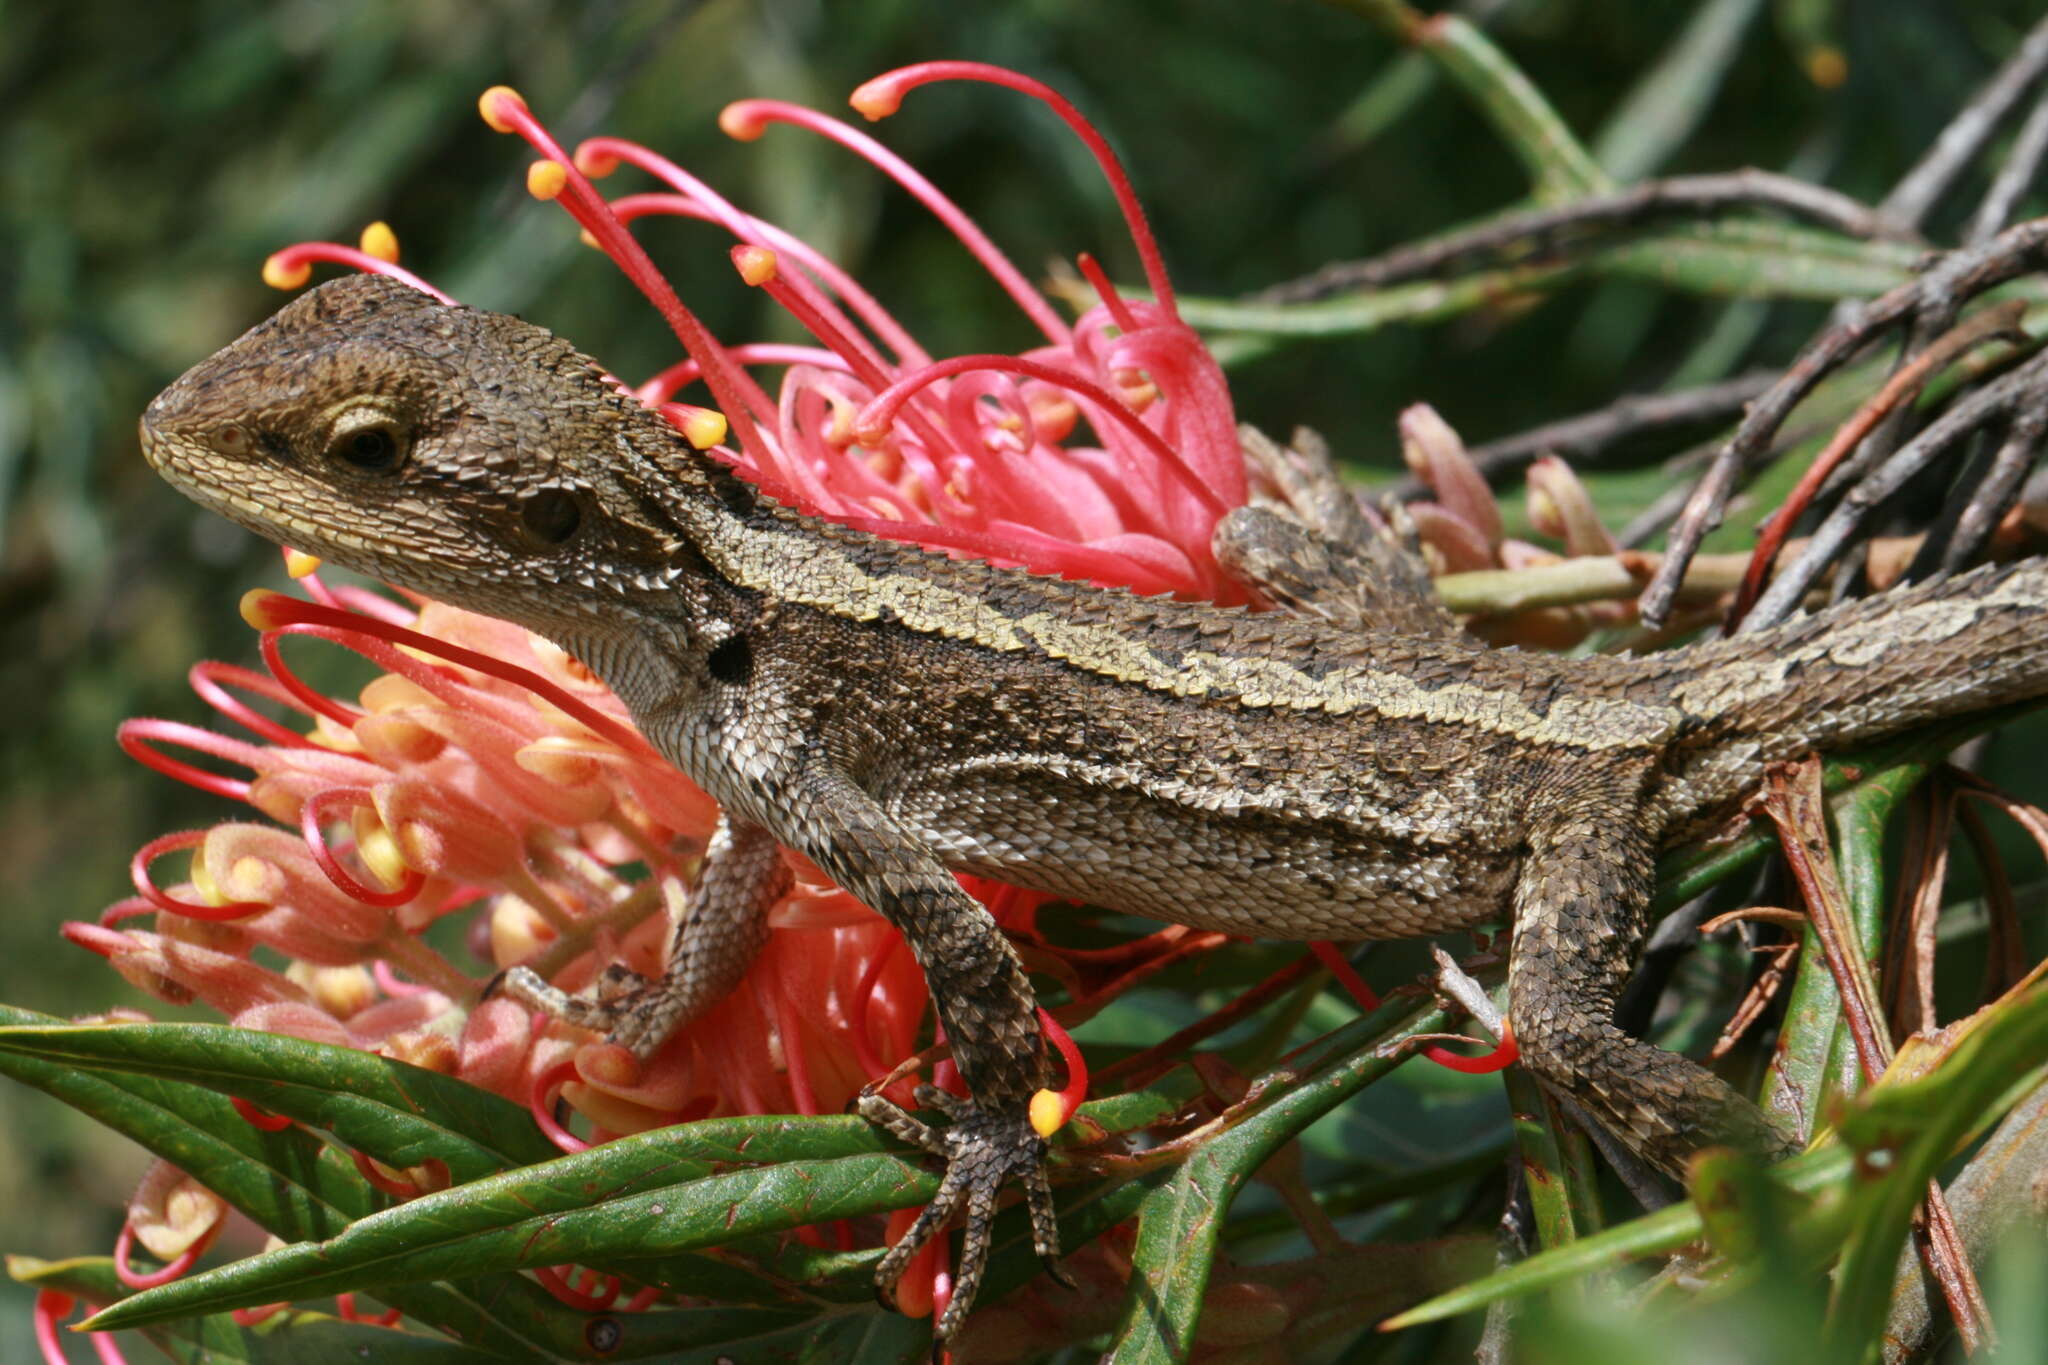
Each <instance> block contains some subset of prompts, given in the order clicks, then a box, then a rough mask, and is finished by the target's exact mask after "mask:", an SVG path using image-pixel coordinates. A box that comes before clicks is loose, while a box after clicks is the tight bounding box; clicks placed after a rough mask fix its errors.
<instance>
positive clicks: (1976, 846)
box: [1956, 802, 2027, 1002]
mask: <svg viewBox="0 0 2048 1365" xmlns="http://www.w3.org/2000/svg"><path fill="white" fill-rule="evenodd" d="M1956 823H1957V824H1959V825H1960V826H1962V830H1963V835H1964V837H1965V838H1967V839H1968V840H1969V841H1970V853H1971V854H1972V856H1974V857H1975V858H1976V859H1977V872H1978V875H1979V876H1981V877H1982V878H1983V880H1984V911H1985V925H1986V928H1985V938H1986V939H1987V940H1988V942H1987V945H1986V949H1985V953H1984V984H1983V985H1982V986H1981V987H1980V988H1979V991H1978V994H1979V996H1980V998H1981V999H1983V1000H1985V1001H1986V1002H1989V1001H1992V1000H1996V999H1997V998H1998V997H1999V996H2000V995H2002V994H2004V993H2005V992H2006V991H2008V990H2010V989H2012V985H2013V983H2014V982H2015V981H2018V980H2019V979H2020V978H2021V977H2023V976H2025V975H2026V974H2027V939H2026V935H2025V934H2024V933H2022V932H2021V930H2020V908H2019V902H2018V900H2017V899H2016V898H2015V897H2014V896H2013V892H2012V877H2011V876H2010V875H2009V874H2008V873H2007V872H2006V870H2005V860H2004V859H2003V858H2002V857H2001V856H2000V855H1999V852H1998V842H1997V840H1995V839H1993V838H1992V837H1991V830H1990V829H1989V828H1988V827H1987V826H1986V825H1985V823H1984V817H1983V816H1982V815H1979V814H1978V813H1977V808H1976V807H1975V806H1973V805H1970V804H1969V803H1967V802H1958V803H1957V805H1956Z"/></svg>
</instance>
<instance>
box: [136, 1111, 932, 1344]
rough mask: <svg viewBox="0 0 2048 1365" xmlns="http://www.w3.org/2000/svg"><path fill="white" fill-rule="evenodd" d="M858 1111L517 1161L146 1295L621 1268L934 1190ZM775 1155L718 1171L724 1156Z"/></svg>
mask: <svg viewBox="0 0 2048 1365" xmlns="http://www.w3.org/2000/svg"><path fill="white" fill-rule="evenodd" d="M885 1141H886V1139H884V1138H883V1137H882V1136H881V1135H880V1134H878V1133H877V1132H876V1131H875V1130H874V1128H873V1127H872V1126H870V1125H869V1124H867V1123H865V1122H863V1121H862V1120H860V1119H857V1118H852V1117H837V1116H834V1117H830V1118H817V1119H789V1118H782V1117H774V1116H770V1117H759V1118H728V1119H707V1120H704V1121H703V1122H701V1123H694V1124H684V1125H682V1126H680V1127H676V1128H669V1129H662V1130H658V1131H655V1132H650V1133H643V1134H639V1135H637V1136H635V1137H630V1138H624V1139H621V1140H620V1141H618V1142H612V1143H606V1144H604V1145H603V1146H600V1147H593V1148H591V1149H590V1150H589V1151H585V1152H578V1153H576V1154H574V1155H570V1156H563V1157H559V1158H557V1159H556V1160H554V1161H549V1162H542V1163H540V1164H538V1165H535V1166H530V1167H525V1168H522V1169H519V1170H514V1171H507V1172H505V1173H503V1174H501V1175H496V1176H492V1177H490V1178H488V1179H485V1180H480V1181H473V1182H471V1183H470V1184H467V1185H458V1186H455V1187H454V1188H452V1189H448V1190H444V1191H441V1192H440V1193H438V1194H431V1195H425V1196H422V1197H421V1198H419V1199H415V1200H412V1201H410V1202H409V1203H406V1204H403V1205H400V1206H398V1207H396V1208H392V1209H387V1210H385V1211H383V1212H382V1213H378V1214H374V1215H372V1216H370V1217H367V1218H363V1219H360V1220H359V1221H357V1222H356V1223H355V1224H354V1225H353V1226H351V1227H349V1228H348V1229H347V1230H345V1231H343V1232H341V1233H340V1234H339V1235H336V1236H333V1237H331V1238H330V1239H329V1240H327V1241H325V1242H317V1243H311V1244H305V1245H299V1246H289V1247H284V1248H281V1249H279V1250H276V1251H272V1252H269V1253H266V1254H265V1255H262V1256H254V1257H250V1258H249V1259H247V1260H245V1261H241V1262H238V1263H236V1264H234V1265H231V1266H225V1267H223V1268H221V1269H219V1270H215V1271H211V1272H209V1273H207V1274H204V1275H196V1276H191V1277H189V1278H187V1279H184V1280H180V1281H178V1282H176V1283H174V1284H169V1285H165V1286H163V1287H162V1288H160V1289H154V1290H150V1291H148V1292H147V1293H145V1294H139V1295H137V1296H135V1297H134V1298H133V1299H130V1300H128V1301H127V1302H125V1303H123V1304H120V1305H118V1306H117V1307H115V1308H113V1309H111V1310H109V1317H108V1321H109V1322H110V1323H113V1322H123V1323H126V1322H139V1321H158V1320H161V1319H162V1318H164V1317H169V1316H175V1315H177V1314H181V1313H190V1312H212V1311H217V1310H219V1309H223V1308H234V1307H241V1306H244V1305H247V1304H252V1303H268V1302H272V1301H275V1300H277V1299H298V1298H306V1297H311V1296H313V1295H318V1294H325V1293H333V1292H335V1291H337V1290H344V1289H354V1288H366V1287H370V1286H373V1285H385V1284H395V1283H402V1282H406V1281H413V1280H433V1279H437V1278H440V1277H442V1276H448V1275H456V1274H479V1273H488V1272H494V1271H504V1270H513V1269H520V1268H524V1267H528V1266H550V1265H561V1264H567V1263H572V1262H573V1263H578V1264H592V1263H598V1264H607V1265H609V1264H616V1263H618V1262H621V1261H631V1260H645V1259H650V1258H656V1257H662V1256H668V1255H671V1254H674V1253H677V1252H685V1251H696V1250H701V1249H703V1248H705V1247H711V1246H718V1245H722V1244H724V1243H726V1242H730V1241H732V1240H733V1239H734V1238H738V1237H745V1236H749V1235H754V1234H758V1233H765V1232H780V1231H784V1230H787V1229H789V1228H794V1227H802V1226H805V1225H807V1224H811V1223H821V1222H827V1221H830V1220H831V1219H834V1218H849V1217H857V1216H861V1215H865V1214H872V1213H881V1212H885V1211H887V1210H890V1209H896V1208H904V1207H908V1206H910V1205H912V1204H917V1203H922V1202H925V1201H927V1200H929V1199H930V1198H931V1196H932V1194H933V1193H934V1192H935V1191H936V1189H937V1185H938V1182H937V1179H936V1178H935V1177H934V1176H933V1175H931V1174H930V1173H929V1172H927V1171H925V1170H923V1169H922V1168H921V1167H920V1166H917V1165H915V1164H913V1163H912V1162H911V1161H909V1160H906V1159H905V1158H903V1157H900V1156H895V1155H891V1154H885V1153H883V1152H882V1151H880V1150H879V1149H880V1148H881V1147H882V1145H883V1144H884V1142H885ZM735 1161H746V1162H768V1163H775V1164H769V1165H766V1166H764V1167H760V1168H756V1169H745V1170H738V1171H729V1172H726V1173H724V1174H719V1175H711V1174H707V1172H708V1171H709V1169H710V1166H711V1164H712V1163H714V1162H721V1163H722V1162H735Z"/></svg>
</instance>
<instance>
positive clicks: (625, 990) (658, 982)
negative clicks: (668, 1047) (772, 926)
mask: <svg viewBox="0 0 2048 1365" xmlns="http://www.w3.org/2000/svg"><path fill="white" fill-rule="evenodd" d="M789 883H790V873H789V867H788V864H786V863H785V862H784V861H783V859H782V850H781V848H780V846H779V845H777V844H776V842H775V839H774V836H772V835H771V834H769V833H768V831H767V830H766V829H765V828H764V827H762V826H760V825H755V824H750V823H746V822H742V821H735V820H731V819H728V818H723V817H722V818H721V819H720V820H719V824H718V830H717V832H716V833H715V834H713V835H712V838H711V846H710V848H709V849H708V850H707V851H706V852H705V855H704V869H703V874H702V876H701V877H700V879H699V881H698V885H697V886H696V888H695V889H694V890H693V891H691V892H690V893H689V894H688V895H687V896H686V897H684V898H683V900H682V902H681V904H672V905H671V906H670V918H671V920H672V921H673V925H674V927H673V930H672V932H671V935H670V939H669V949H668V963H667V966H666V968H665V969H664V970H663V972H662V974H661V975H660V976H659V977H657V978H655V979H654V980H652V981H649V980H647V979H646V978H644V977H642V976H641V975H640V974H639V973H638V972H635V971H633V970H631V969H630V968H628V967H626V966H625V965H624V964H622V963H613V964H611V965H610V966H608V967H606V968H605V969H604V970H603V972H601V973H600V974H599V976H598V978H597V980H596V981H595V982H594V983H592V985H591V987H590V988H589V990H587V991H585V992H583V993H580V994H577V995H571V994H569V993H568V992H566V991H564V990H562V989H560V988H559V987H556V986H553V985H550V984H549V983H548V982H547V981H545V980H543V979H542V978H541V976H540V975H539V974H538V973H536V972H534V971H532V970H531V969H529V968H526V967H514V968H513V969H512V970H511V971H509V972H507V973H505V977H504V993H505V994H506V995H508V996H510V997H511V998H512V999H514V1000H517V1001H518V1002H519V1003H520V1004H522V1005H525V1006H526V1007H527V1008H528V1009H532V1010H538V1011H539V1012H541V1013H542V1014H546V1015H550V1016H552V1017H554V1018H556V1019H560V1020H562V1021H564V1022H565V1023H569V1024H574V1025H576V1026H577V1027H579V1028H587V1029H594V1030H596V1031H597V1032H599V1033H602V1034H604V1035H605V1036H606V1038H608V1039H609V1040H610V1041H612V1042H614V1043H617V1044H618V1045H619V1046H621V1047H624V1048H626V1049H628V1050H629V1051H631V1052H632V1053H633V1055H634V1056H636V1057H638V1058H640V1059H641V1060H642V1061H645V1060H646V1059H647V1058H648V1057H650V1056H652V1055H653V1054H654V1052H655V1050H656V1049H658V1048H659V1047H660V1046H661V1045H662V1044H663V1043H665V1042H667V1041H668V1039H669V1037H670V1035H672V1034H673V1033H674V1032H675V1031H676V1030H677V1029H679V1028H681V1027H682V1026H683V1025H684V1024H686V1023H688V1022H689V1021H690V1020H691V1019H693V1018H695V1017H696V1016H697V1015H699V1014H701V1013H702V1012H703V1011H704V1010H706V1009H708V1008H709V1007H710V1006H712V1005H713V1004H716V1003H717V1002H718V1001H719V1000H720V999H722V998H724V996H725V995H726V993H727V992H729V991H730V990H731V989H732V988H733V986H734V985H736V984H737V983H738V982H739V979H740V978H741V977H742V976H744V975H746V972H747V968H748V967H750V966H752V965H753V961H754V958H755V957H756V955H758V954H759V953H760V951H761V947H762V945H763V944H765V943H766V942H767V941H768V911H769V909H770V908H771V907H772V906H773V905H774V904H775V902H776V901H778V900H780V899H781V898H782V895H783V893H784V892H785V891H787V890H788V889H789Z"/></svg>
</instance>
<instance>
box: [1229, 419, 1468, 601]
mask: <svg viewBox="0 0 2048 1365" xmlns="http://www.w3.org/2000/svg"><path fill="white" fill-rule="evenodd" d="M1238 437H1239V442H1240V445H1241V448H1242V450H1243V452H1244V462H1245V472H1246V474H1247V476H1248V477H1249V478H1250V480H1251V482H1252V485H1253V487H1254V489H1255V490H1257V491H1255V493H1254V499H1253V501H1252V502H1251V503H1250V504H1248V505H1246V506H1243V507H1236V508H1232V509H1231V510H1230V512H1229V513H1228V514H1227V515H1225V516H1224V517H1223V518H1222V520H1220V521H1218V522H1217V523H1216V529H1215V531H1214V532H1213V533H1212V534H1211V536H1210V541H1209V546H1210V550H1211V552H1212V553H1213V554H1214V555H1215V556H1216V560H1217V562H1218V563H1219V564H1221V565H1222V566H1223V567H1224V568H1225V569H1226V570H1228V571H1229V572H1230V574H1231V575H1232V576H1233V577H1235V578H1236V579H1238V580H1239V581H1240V582H1242V583H1246V584H1249V585H1250V586H1251V587H1253V588H1255V589H1257V590H1258V591H1259V593H1260V595H1261V596H1263V597H1265V598H1266V599H1267V600H1268V601H1270V602H1272V603H1273V604H1274V605H1275V606H1277V607H1280V608H1282V609H1284V610H1286V611H1290V612H1292V613H1293V614H1295V615H1297V616H1308V617H1314V618H1316V619H1319V620H1322V621H1326V622H1328V623H1329V624H1331V625H1333V626H1336V627H1337V628H1339V629H1341V630H1354V631H1369V630H1387V631H1400V632H1403V633H1405V634H1409V635H1422V636H1431V637H1434V638H1437V639H1446V640H1448V639H1463V638H1464V630H1463V628H1462V627H1460V626H1459V625H1458V621H1457V618H1456V617H1454V616H1452V615H1451V613H1450V612H1449V611H1448V610H1447V609H1446V608H1445V607H1444V605H1443V603H1442V602H1441V601H1440V600H1439V599H1438V598H1437V596H1436V590H1435V588H1434V587H1433V586H1432V585H1431V582H1430V577H1429V566H1428V565H1427V564H1425V563H1424V562H1423V560H1422V557H1421V555H1419V554H1418V553H1416V552H1415V551H1413V550H1412V549H1410V548H1409V547H1407V546H1406V545H1405V544H1404V543H1403V540H1404V533H1406V534H1407V535H1412V533H1413V530H1414V528H1413V526H1412V525H1411V524H1409V523H1408V521H1407V514H1406V513H1405V512H1403V511H1402V510H1401V508H1400V505H1399V504H1398V503H1396V504H1392V505H1390V507H1389V508H1388V514H1389V515H1390V516H1391V517H1392V518H1393V519H1394V520H1393V521H1392V522H1390V523H1389V524H1387V525H1375V524H1374V523H1373V522H1372V521H1370V520H1368V518H1367V516H1366V514H1365V512H1364V510H1363V509H1361V508H1360V507H1359V505H1358V500H1357V498H1355V497H1354V496H1353V495H1352V493H1351V491H1350V490H1349V489H1347V488H1345V487H1344V485H1343V483H1342V482H1341V481H1340V480H1339V479H1338V477H1337V470H1336V466H1335V465H1333V464H1332V463H1331V462H1330V457H1329V451H1328V449H1327V448H1326V447H1325V446H1324V445H1323V443H1322V441H1321V439H1320V438H1319V437H1316V436H1314V435H1313V434H1312V433H1310V432H1307V431H1298V432H1296V433H1295V434H1294V443H1293V444H1292V445H1291V446H1288V447H1286V448H1284V449H1283V448H1282V447H1280V446H1279V445H1276V444H1275V443H1274V442H1273V441H1272V439H1271V438H1269V437H1267V436H1264V435H1262V434H1261V433H1260V432H1259V431H1257V430H1256V429H1255V428H1252V427H1248V426H1247V427H1241V428H1239V431H1238Z"/></svg>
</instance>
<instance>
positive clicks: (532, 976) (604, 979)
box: [494, 963, 675, 1062]
mask: <svg viewBox="0 0 2048 1365" xmlns="http://www.w3.org/2000/svg"><path fill="white" fill-rule="evenodd" d="M502 983H503V984H502V985H501V986H498V987H497V989H498V990H499V991H501V992H502V993H503V994H504V995H505V996H507V997H508V998H510V999H513V1000H516V1001H518V1002H519V1003H520V1004H522V1005H524V1006H526V1007H527V1008H528V1009H530V1010H538V1011H540V1012H541V1013H542V1014H545V1015H548V1016H550V1017H552V1018H555V1019H560V1020H562V1021H563V1022H564V1023H569V1024H574V1025H576V1026H577V1027H578V1028H587V1029H594V1030H596V1031H597V1032H599V1033H602V1034H604V1035H605V1040H606V1041H607V1042H612V1043H617V1044H618V1045H619V1046H620V1047H623V1048H625V1049H626V1050H627V1051H629V1052H631V1053H632V1054H633V1055H634V1056H635V1057H638V1058H639V1059H640V1060H641V1061H643V1062H644V1061H646V1060H647V1059H648V1058H649V1057H650V1056H652V1055H653V1053H654V1050H655V1049H656V1048H658V1047H660V1046H661V1044H662V1042H663V1041H664V1040H666V1039H667V1037H668V1035H669V1034H670V1033H672V1032H674V1027H673V1025H674V1023H675V1011H674V1010H673V1009H671V1008H666V1006H667V1005H668V1004H669V1002H670V998H671V994H672V993H671V992H670V991H669V990H668V989H667V983H666V981H653V982H650V981H648V979H647V978H646V977H644V976H642V975H640V974H639V973H638V972H636V971H633V970H632V969H631V968H628V967H625V966H621V965H619V964H617V963H614V964H613V965H611V966H610V967H607V968H606V969H605V970H604V972H603V974H602V975H600V976H599V977H598V979H597V980H596V981H595V982H593V983H592V984H591V987H590V989H589V990H587V991H585V992H583V993H581V994H578V995H571V994H569V993H568V992H567V991H565V990H562V989H561V988H560V987H558V986H551V985H549V984H548V983H547V981H546V980H544V979H543V978H542V977H541V976H540V974H539V973H537V972H535V971H533V970H532V969H531V968H527V967H514V968H512V969H511V970H510V971H508V972H506V973H505V974H504V976H503V978H502ZM494 984H495V983H494Z"/></svg>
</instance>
